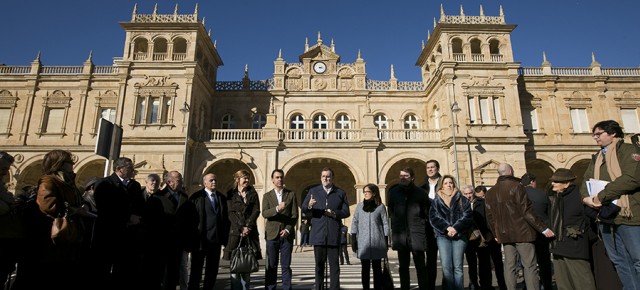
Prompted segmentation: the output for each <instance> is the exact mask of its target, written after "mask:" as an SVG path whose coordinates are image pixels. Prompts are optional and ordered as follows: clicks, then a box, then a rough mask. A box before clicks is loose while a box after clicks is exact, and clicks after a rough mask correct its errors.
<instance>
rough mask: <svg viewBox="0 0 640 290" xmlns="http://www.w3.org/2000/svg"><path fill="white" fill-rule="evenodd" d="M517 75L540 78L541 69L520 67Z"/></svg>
mask: <svg viewBox="0 0 640 290" xmlns="http://www.w3.org/2000/svg"><path fill="white" fill-rule="evenodd" d="M518 74H519V75H521V76H541V75H542V68H541V67H521V68H519V69H518Z"/></svg>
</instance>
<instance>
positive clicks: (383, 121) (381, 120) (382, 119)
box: [373, 114, 389, 140]
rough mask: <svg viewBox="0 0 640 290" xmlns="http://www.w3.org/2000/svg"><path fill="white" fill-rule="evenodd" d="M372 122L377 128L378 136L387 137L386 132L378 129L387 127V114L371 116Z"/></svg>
mask: <svg viewBox="0 0 640 290" xmlns="http://www.w3.org/2000/svg"><path fill="white" fill-rule="evenodd" d="M373 124H374V125H376V127H377V128H378V138H380V140H382V139H387V136H386V134H387V133H386V132H382V131H380V130H383V129H388V128H389V121H387V116H385V115H384V114H378V115H375V116H374V117H373Z"/></svg>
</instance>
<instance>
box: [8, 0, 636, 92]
mask: <svg viewBox="0 0 640 290" xmlns="http://www.w3.org/2000/svg"><path fill="white" fill-rule="evenodd" d="M196 2H197V1H196V0H188V1H184V0H180V1H175V0H174V1H165V0H159V1H157V3H158V10H159V13H162V14H171V13H173V9H174V6H175V4H176V3H178V5H179V7H178V8H179V13H181V14H189V13H193V10H194V7H195V3H196ZM135 3H138V13H142V14H150V13H152V12H153V6H154V4H155V3H156V2H155V1H147V0H137V1H134V0H98V1H93V0H92V1H87V0H61V1H50V0H47V1H45V0H38V1H34V0H0V12H1V13H2V25H0V39H2V41H1V42H0V64H2V63H3V64H6V65H29V63H30V62H31V61H32V60H33V59H34V58H35V57H36V55H37V53H38V51H41V53H42V56H41V60H42V62H43V64H44V65H81V64H82V62H83V61H84V60H85V59H86V58H87V56H88V54H89V51H93V61H94V63H95V64H96V65H110V64H111V63H112V58H113V57H119V56H122V53H123V49H124V48H123V45H124V37H125V33H124V30H123V29H122V28H121V27H120V26H119V25H118V22H122V21H129V20H130V18H131V12H132V10H133V6H134V4H135ZM441 3H442V4H443V6H444V9H445V13H446V14H455V15H458V14H459V12H460V4H462V5H463V7H464V12H465V14H466V15H479V7H480V5H481V4H482V5H483V8H484V12H485V15H489V16H497V15H498V14H499V5H500V4H502V6H503V9H504V13H505V17H506V21H507V23H509V24H517V25H518V27H517V28H516V29H515V31H514V32H513V33H512V38H511V40H512V44H513V49H514V57H515V59H516V61H518V62H521V64H522V66H527V67H531V66H536V67H537V66H540V63H541V62H542V52H543V51H546V54H547V58H548V60H549V61H550V62H551V63H552V65H553V66H556V67H588V66H589V64H590V63H591V52H595V55H596V59H597V60H598V62H600V63H601V64H602V66H603V67H639V66H640V37H639V36H638V35H640V34H639V32H638V30H639V29H640V16H638V11H640V1H637V0H610V1H602V0H586V1H581V0H580V1H575V0H574V1H569V0H555V1H549V0H535V1H533V0H530V1H515V0H512V1H473V0H461V1H449V0H443V1H432V0H416V1H409V0H395V1H391V0H386V1H381V0H325V1H308V0H216V1H214V0H204V1H202V0H201V1H199V17H200V18H202V17H205V18H206V21H205V24H206V27H207V29H211V30H212V38H213V39H214V40H217V45H218V51H219V53H220V55H221V57H222V60H223V62H224V64H225V65H224V66H223V67H221V68H220V70H219V75H218V76H219V80H240V79H241V78H242V76H243V72H244V65H245V64H248V65H249V72H250V77H251V79H254V80H257V79H267V78H270V77H271V75H272V73H273V61H274V60H275V58H276V57H277V55H278V50H279V49H282V52H283V57H284V59H285V60H286V61H288V62H298V56H299V55H300V54H302V53H303V49H304V41H305V37H308V38H309V42H310V44H311V45H313V44H314V43H315V41H316V38H317V33H318V31H320V32H321V34H322V38H323V41H324V42H325V43H329V42H330V41H331V39H332V38H333V39H334V42H335V45H336V52H337V53H338V54H339V55H340V56H341V61H342V62H345V63H350V62H353V61H355V59H356V57H357V53H358V49H360V50H361V53H362V58H363V59H364V60H365V61H366V62H367V73H368V77H369V78H370V79H376V80H388V79H389V70H390V69H389V68H390V65H391V64H393V65H394V69H395V73H396V77H397V78H398V79H399V80H400V81H417V80H420V70H419V68H417V67H415V62H416V59H417V58H418V56H419V54H420V50H421V42H422V41H423V40H425V41H426V38H427V31H428V30H433V18H434V17H439V13H440V4H441Z"/></svg>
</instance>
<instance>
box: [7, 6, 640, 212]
mask: <svg viewBox="0 0 640 290" xmlns="http://www.w3.org/2000/svg"><path fill="white" fill-rule="evenodd" d="M440 14H441V15H440V17H439V19H438V20H437V21H434V28H433V32H432V33H431V34H430V36H429V38H428V40H427V42H426V43H425V44H424V47H423V49H422V52H421V54H420V55H418V56H417V61H416V65H417V66H419V67H420V68H421V72H422V81H419V82H405V81H399V80H397V79H396V78H395V76H394V71H393V67H391V69H390V78H389V80H371V79H368V78H367V71H366V62H365V60H364V59H363V58H362V57H360V54H359V53H358V58H357V60H356V61H355V62H353V63H342V62H340V55H338V54H337V53H336V50H335V45H334V43H333V42H331V43H329V44H328V45H327V43H325V41H323V39H322V36H321V35H320V34H318V38H317V39H316V41H315V44H313V43H312V44H309V42H307V43H306V44H305V48H304V51H301V52H300V56H299V59H298V60H285V59H283V58H282V57H281V55H279V56H277V58H276V59H275V61H274V71H273V77H272V78H270V79H269V80H261V81H255V80H251V79H250V78H249V73H248V70H245V78H244V79H242V80H239V81H218V80H217V70H218V68H219V67H220V66H222V65H223V62H222V59H221V56H220V55H219V54H218V51H217V49H216V44H215V43H213V42H212V41H211V38H210V35H209V34H208V33H207V32H206V30H205V27H204V25H203V24H202V21H201V20H200V18H199V15H198V11H197V8H196V10H195V11H194V13H193V14H178V12H177V10H176V12H174V13H173V14H158V13H157V11H154V12H153V14H140V13H137V11H136V9H135V8H134V11H133V13H132V17H131V20H130V21H128V22H123V23H120V25H121V26H122V28H123V29H124V30H125V31H126V37H125V41H124V54H123V55H122V56H121V57H118V58H116V59H115V60H114V63H113V65H111V66H95V65H94V64H93V63H92V60H91V55H89V58H88V59H87V60H86V61H85V62H84V64H83V65H82V66H46V65H43V64H42V63H41V62H40V59H39V56H38V57H37V58H36V59H35V60H34V61H33V62H32V63H31V64H30V65H27V66H0V139H2V146H0V147H2V150H6V151H8V152H10V153H12V154H14V155H15V156H16V162H15V164H14V167H12V168H11V171H10V176H9V178H8V180H6V181H7V184H8V186H9V188H10V190H11V191H15V190H19V189H20V188H22V187H23V186H26V185H34V184H35V183H36V181H37V179H38V177H39V176H40V169H41V163H42V158H43V156H44V154H45V153H46V152H48V151H49V150H51V149H54V148H63V149H68V150H70V151H71V152H73V154H74V158H75V159H76V165H75V171H76V172H77V173H78V180H77V181H78V183H79V184H81V183H82V182H83V181H84V180H86V179H87V178H88V177H90V176H102V175H103V174H105V164H106V162H107V161H105V158H103V157H101V156H98V155H96V154H94V148H95V146H96V140H97V137H98V124H99V120H100V119H101V118H105V119H108V120H110V121H112V122H113V123H115V124H116V125H118V126H121V127H122V129H123V132H124V134H123V140H122V147H121V156H125V157H129V158H131V159H133V160H134V162H135V164H136V167H137V170H138V175H137V177H136V178H138V179H139V180H140V181H143V180H144V178H145V177H146V175H147V174H150V173H163V172H166V171H168V170H179V171H181V172H184V175H185V180H186V186H187V188H188V191H189V192H193V191H195V190H196V189H197V188H198V187H199V186H200V183H201V176H202V175H204V174H206V173H209V172H214V173H216V174H217V175H218V178H219V180H218V184H219V186H220V187H222V188H223V189H229V188H230V187H231V186H232V183H233V180H232V174H233V173H234V172H235V171H237V170H240V169H246V170H248V171H249V172H251V174H252V182H253V183H254V184H255V187H256V189H257V190H258V192H260V193H264V192H266V191H267V190H269V189H271V187H272V185H271V181H270V174H271V171H272V170H273V169H275V168H282V169H284V171H285V173H286V175H287V180H286V185H287V187H289V188H291V189H293V190H295V191H296V192H298V193H299V198H300V202H301V201H302V198H304V193H305V192H306V190H307V189H308V188H309V187H310V186H313V185H317V184H319V183H320V171H321V169H322V168H323V167H326V166H329V167H331V168H333V169H334V171H335V173H336V179H335V184H336V185H338V186H339V187H341V188H343V189H344V190H345V191H347V193H348V198H349V203H350V204H351V206H354V207H355V204H356V203H357V202H359V201H361V199H362V195H361V194H360V193H361V191H362V187H363V186H364V185H365V184H367V183H375V184H378V185H379V186H380V188H381V189H382V191H383V196H384V195H386V194H385V192H386V191H387V190H388V188H389V187H390V186H393V185H395V184H397V182H398V177H397V176H398V173H399V171H400V169H401V168H403V167H406V166H411V167H413V168H414V169H415V170H416V173H417V179H416V180H417V183H421V182H422V180H423V179H424V178H425V172H424V165H425V162H426V161H427V160H429V159H436V160H438V161H439V162H440V165H441V172H443V173H449V174H452V175H454V176H459V180H460V183H461V184H473V185H480V184H484V185H487V186H491V185H493V184H494V182H495V180H496V178H497V172H496V168H497V166H498V165H499V164H500V163H502V162H508V163H511V164H512V165H513V166H514V168H515V172H516V175H521V174H523V173H524V172H525V171H530V172H533V173H535V174H536V175H538V176H539V177H540V180H541V181H542V183H545V181H546V179H547V178H548V177H550V176H551V174H552V172H553V171H554V170H555V169H556V168H560V167H565V168H571V169H572V170H574V172H575V173H576V174H578V175H581V174H582V172H584V170H585V169H586V165H587V164H588V162H589V160H590V158H591V154H593V153H594V152H595V150H596V149H597V148H596V146H595V142H594V141H593V140H592V138H591V133H590V128H591V126H592V125H593V124H595V122H597V121H600V120H605V119H613V120H617V121H619V122H620V123H621V124H622V125H623V126H624V129H625V131H626V132H627V133H631V132H634V133H635V132H639V131H640V128H639V127H640V126H639V125H638V104H640V68H604V67H602V66H601V65H600V64H599V63H598V62H597V61H596V60H595V57H593V60H592V64H591V66H590V67H584V68H556V67H553V66H552V65H551V64H550V63H549V62H548V61H547V60H546V57H543V63H542V65H541V66H540V67H521V66H520V64H519V63H518V62H517V60H515V59H514V57H513V50H512V44H511V38H510V33H511V32H512V31H513V30H514V29H515V27H516V26H515V25H512V24H507V23H505V18H504V14H503V12H502V9H501V11H500V14H499V16H486V15H484V13H483V12H482V10H481V13H480V15H479V16H467V15H464V13H463V12H462V11H461V13H460V15H446V14H445V13H444V11H442V10H441V13H440ZM452 129H453V130H452ZM108 171H109V173H110V171H111V170H108ZM347 223H350V221H347Z"/></svg>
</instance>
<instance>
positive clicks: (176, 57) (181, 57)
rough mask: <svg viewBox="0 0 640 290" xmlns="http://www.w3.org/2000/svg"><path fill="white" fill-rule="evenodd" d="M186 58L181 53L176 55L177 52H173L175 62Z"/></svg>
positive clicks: (184, 54)
mask: <svg viewBox="0 0 640 290" xmlns="http://www.w3.org/2000/svg"><path fill="white" fill-rule="evenodd" d="M186 58H187V54H186V53H184V52H182V53H178V52H174V53H173V60H176V61H180V60H185V59H186Z"/></svg>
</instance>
